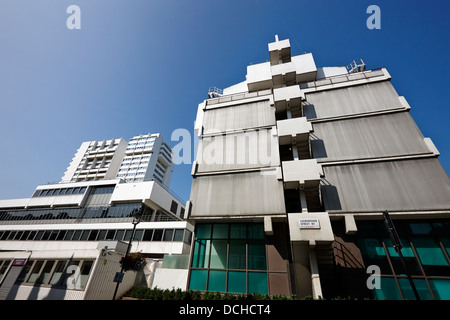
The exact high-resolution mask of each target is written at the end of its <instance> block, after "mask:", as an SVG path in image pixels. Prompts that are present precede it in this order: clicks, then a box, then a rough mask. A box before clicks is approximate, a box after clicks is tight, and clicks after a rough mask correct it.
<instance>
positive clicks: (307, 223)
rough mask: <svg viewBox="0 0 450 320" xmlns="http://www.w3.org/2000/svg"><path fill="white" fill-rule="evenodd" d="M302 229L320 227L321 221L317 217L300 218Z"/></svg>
mask: <svg viewBox="0 0 450 320" xmlns="http://www.w3.org/2000/svg"><path fill="white" fill-rule="evenodd" d="M298 223H299V225H300V229H320V221H319V219H316V218H308V219H299V220H298Z"/></svg>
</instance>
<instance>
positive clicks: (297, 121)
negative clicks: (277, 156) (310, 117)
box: [277, 117, 312, 145]
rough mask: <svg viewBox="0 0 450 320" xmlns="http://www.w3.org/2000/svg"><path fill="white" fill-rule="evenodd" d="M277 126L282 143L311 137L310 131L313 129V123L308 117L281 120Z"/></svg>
mask: <svg viewBox="0 0 450 320" xmlns="http://www.w3.org/2000/svg"><path fill="white" fill-rule="evenodd" d="M277 128H278V138H279V143H280V145H285V144H291V143H293V144H295V143H296V142H298V141H302V140H305V139H309V133H310V132H311V131H312V125H311V123H310V122H308V121H307V120H306V117H301V118H292V119H286V120H279V121H277Z"/></svg>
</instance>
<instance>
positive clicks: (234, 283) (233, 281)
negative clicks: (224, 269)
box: [228, 271, 247, 293]
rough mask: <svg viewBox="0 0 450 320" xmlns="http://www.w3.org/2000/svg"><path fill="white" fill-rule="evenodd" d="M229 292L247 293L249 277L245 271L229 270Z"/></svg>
mask: <svg viewBox="0 0 450 320" xmlns="http://www.w3.org/2000/svg"><path fill="white" fill-rule="evenodd" d="M228 292H232V293H246V292H247V279H246V273H245V271H229V272H228Z"/></svg>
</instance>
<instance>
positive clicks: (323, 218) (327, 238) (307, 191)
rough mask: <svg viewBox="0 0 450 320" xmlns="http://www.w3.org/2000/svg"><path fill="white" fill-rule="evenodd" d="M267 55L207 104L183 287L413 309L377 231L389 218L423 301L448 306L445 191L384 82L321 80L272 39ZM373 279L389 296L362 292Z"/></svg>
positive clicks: (357, 71) (333, 71)
mask: <svg viewBox="0 0 450 320" xmlns="http://www.w3.org/2000/svg"><path fill="white" fill-rule="evenodd" d="M268 49H269V58H270V61H268V62H265V63H260V64H254V65H250V66H248V68H247V76H246V80H245V81H243V82H241V83H238V84H236V85H234V86H231V87H229V88H226V89H224V90H223V92H220V93H218V91H214V92H212V93H211V95H210V97H209V99H206V100H205V101H203V102H202V103H200V104H199V108H198V113H197V120H196V124H195V129H196V132H197V134H198V137H199V149H198V152H197V159H196V161H195V162H194V164H193V168H192V176H193V183H192V189H191V197H190V201H189V202H188V208H187V211H186V218H188V219H190V220H191V221H193V222H194V223H195V224H196V233H195V240H194V246H193V251H192V254H191V265H190V266H191V267H190V278H189V285H188V287H189V288H190V289H194V290H201V291H221V292H231V293H254V292H259V293H267V294H271V295H273V294H286V295H290V294H296V295H297V296H298V297H300V298H301V297H304V296H313V297H314V298H319V297H325V298H332V297H333V296H337V295H345V296H358V297H362V296H369V297H375V298H381V299H383V298H388V299H408V298H411V288H410V287H408V282H407V281H405V279H406V278H405V273H404V272H403V271H402V270H400V269H399V268H398V255H397V256H396V253H395V251H392V250H393V248H392V244H390V243H389V241H388V240H386V239H387V238H388V236H387V234H384V231H383V228H382V227H381V226H380V222H381V221H382V220H381V219H382V212H383V211H385V210H387V211H389V213H390V214H391V216H392V217H393V220H394V222H398V225H399V228H400V229H402V230H401V232H400V234H401V237H402V242H404V249H405V248H406V249H405V250H406V251H407V252H406V255H407V257H408V259H410V260H408V261H409V262H408V263H409V264H411V266H412V269H414V271H412V273H413V278H414V281H415V283H417V286H418V287H419V288H420V290H419V291H420V294H421V295H422V296H423V298H430V299H445V298H446V297H448V296H449V294H450V289H449V286H450V273H449V272H448V269H450V268H449V261H450V260H449V251H450V243H449V242H450V241H449V239H450V238H449V236H450V235H449V219H448V217H449V214H450V180H449V178H448V175H447V173H446V172H445V170H444V169H443V168H442V166H441V164H440V162H439V160H438V156H439V152H438V151H437V149H436V148H435V146H434V145H433V143H432V141H431V139H429V138H426V137H424V136H423V135H422V133H421V132H420V130H419V129H418V128H417V126H416V124H415V122H414V120H413V119H412V117H411V115H410V114H409V110H410V106H409V105H408V103H407V101H406V99H405V98H404V97H402V96H399V95H398V93H397V92H396V90H395V89H394V87H393V86H392V84H391V82H390V79H391V76H390V74H389V73H388V71H387V70H386V69H384V68H381V69H376V70H366V68H365V65H364V64H359V65H357V64H356V63H355V65H354V66H356V68H351V69H350V68H349V69H347V68H346V67H323V68H318V67H316V64H315V61H314V58H313V56H312V54H310V53H308V54H301V55H291V50H290V44H289V40H282V41H279V40H278V37H276V41H275V42H273V43H269V45H268ZM400 221H401V222H400ZM371 227H372V228H375V229H373V230H369V229H371ZM421 232H422V233H421ZM370 241H372V242H370ZM430 254H431V255H432V256H434V257H439V258H436V259H437V260H438V261H437V260H436V259H435V260H436V261H432V260H433V259H430V258H429V255H430ZM369 265H375V266H377V267H379V269H377V270H380V276H379V277H378V278H377V281H378V280H380V279H381V284H382V285H381V286H380V285H376V286H375V288H370V287H371V286H370V285H367V279H368V277H369V276H370V274H368V273H367V268H368V266H369ZM377 284H378V283H377Z"/></svg>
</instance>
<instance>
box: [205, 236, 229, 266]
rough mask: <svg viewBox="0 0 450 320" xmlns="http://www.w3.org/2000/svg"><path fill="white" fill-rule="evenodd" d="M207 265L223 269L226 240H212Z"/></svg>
mask: <svg viewBox="0 0 450 320" xmlns="http://www.w3.org/2000/svg"><path fill="white" fill-rule="evenodd" d="M209 267H210V268H215V269H225V268H226V267H227V240H213V241H212V244H211V263H210V266H209Z"/></svg>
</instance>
